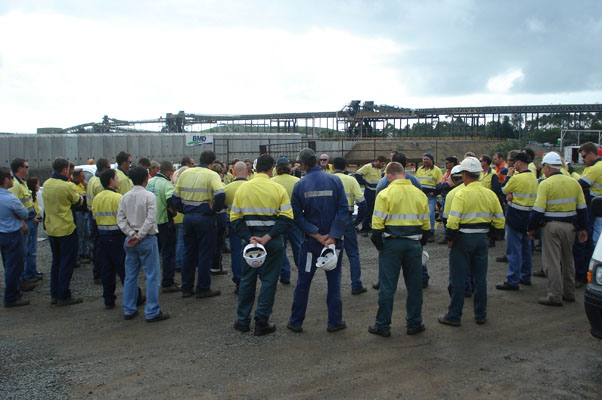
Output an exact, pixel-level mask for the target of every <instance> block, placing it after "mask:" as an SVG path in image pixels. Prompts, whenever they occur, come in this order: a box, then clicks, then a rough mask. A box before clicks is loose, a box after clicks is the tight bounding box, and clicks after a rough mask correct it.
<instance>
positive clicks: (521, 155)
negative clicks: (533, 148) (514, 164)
mask: <svg viewBox="0 0 602 400" xmlns="http://www.w3.org/2000/svg"><path fill="white" fill-rule="evenodd" d="M512 161H522V162H524V163H526V164H529V162H530V161H531V159H530V158H529V155H528V154H527V153H522V152H521V153H518V154H516V155H515V156H514V158H513V159H512Z"/></svg>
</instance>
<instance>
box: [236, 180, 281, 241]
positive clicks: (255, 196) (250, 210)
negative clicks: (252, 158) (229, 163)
mask: <svg viewBox="0 0 602 400" xmlns="http://www.w3.org/2000/svg"><path fill="white" fill-rule="evenodd" d="M279 219H280V220H285V221H286V222H285V224H286V225H288V224H289V223H290V221H292V220H293V208H292V206H291V202H290V199H289V196H288V194H287V193H286V190H285V189H284V187H282V185H280V184H278V183H276V182H272V181H271V180H270V178H269V177H268V176H267V175H266V174H264V173H258V174H257V175H256V176H255V179H253V180H252V181H248V182H245V183H243V184H242V185H240V187H239V188H238V189H237V190H236V193H235V195H234V201H233V203H232V207H231V209H230V221H231V222H232V223H235V222H236V221H237V220H242V221H243V222H244V225H246V227H247V228H248V229H250V230H254V231H255V230H259V231H263V232H268V231H269V232H271V233H270V236H272V237H274V234H277V233H281V232H275V229H278V228H277V227H276V225H277V222H278V220H279ZM272 233H273V234H272ZM241 237H243V236H241Z"/></svg>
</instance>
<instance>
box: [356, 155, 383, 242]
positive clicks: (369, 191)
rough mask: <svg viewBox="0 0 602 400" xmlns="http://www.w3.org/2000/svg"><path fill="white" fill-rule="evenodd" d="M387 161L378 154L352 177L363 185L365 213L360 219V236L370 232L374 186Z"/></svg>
mask: <svg viewBox="0 0 602 400" xmlns="http://www.w3.org/2000/svg"><path fill="white" fill-rule="evenodd" d="M386 163H387V159H386V158H385V156H378V157H377V158H376V160H374V161H373V162H371V163H369V164H366V165H364V166H362V167H361V168H360V169H358V170H357V171H356V172H355V174H354V177H355V179H357V181H358V182H359V184H360V185H364V198H365V199H366V214H365V215H364V219H363V221H362V230H361V232H360V234H361V235H362V236H368V233H369V232H370V222H371V221H372V211H373V210H374V199H375V198H376V186H377V185H378V181H379V180H380V178H382V172H381V170H382V169H383V168H384V166H385V164H386Z"/></svg>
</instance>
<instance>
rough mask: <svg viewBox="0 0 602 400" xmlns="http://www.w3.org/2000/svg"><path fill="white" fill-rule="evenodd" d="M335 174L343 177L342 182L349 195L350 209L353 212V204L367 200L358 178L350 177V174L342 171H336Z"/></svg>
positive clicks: (346, 193)
mask: <svg viewBox="0 0 602 400" xmlns="http://www.w3.org/2000/svg"><path fill="white" fill-rule="evenodd" d="M334 176H338V177H339V178H341V182H343V188H344V189H345V195H346V196H347V204H348V205H349V211H350V212H353V210H354V207H353V205H354V204H359V203H361V202H362V201H364V200H365V199H364V194H363V193H362V189H360V184H359V183H357V180H356V179H354V178H352V177H350V176H349V175H345V174H343V173H342V172H335V174H334Z"/></svg>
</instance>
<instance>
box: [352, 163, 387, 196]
mask: <svg viewBox="0 0 602 400" xmlns="http://www.w3.org/2000/svg"><path fill="white" fill-rule="evenodd" d="M355 173H356V174H358V175H361V176H362V177H363V178H364V181H365V182H366V184H365V185H364V188H365V189H366V190H372V191H376V185H378V181H380V178H381V177H382V171H381V170H380V169H378V168H375V167H374V163H369V164H366V165H364V166H363V167H361V168H360V169H358V170H357V171H356V172H355Z"/></svg>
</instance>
